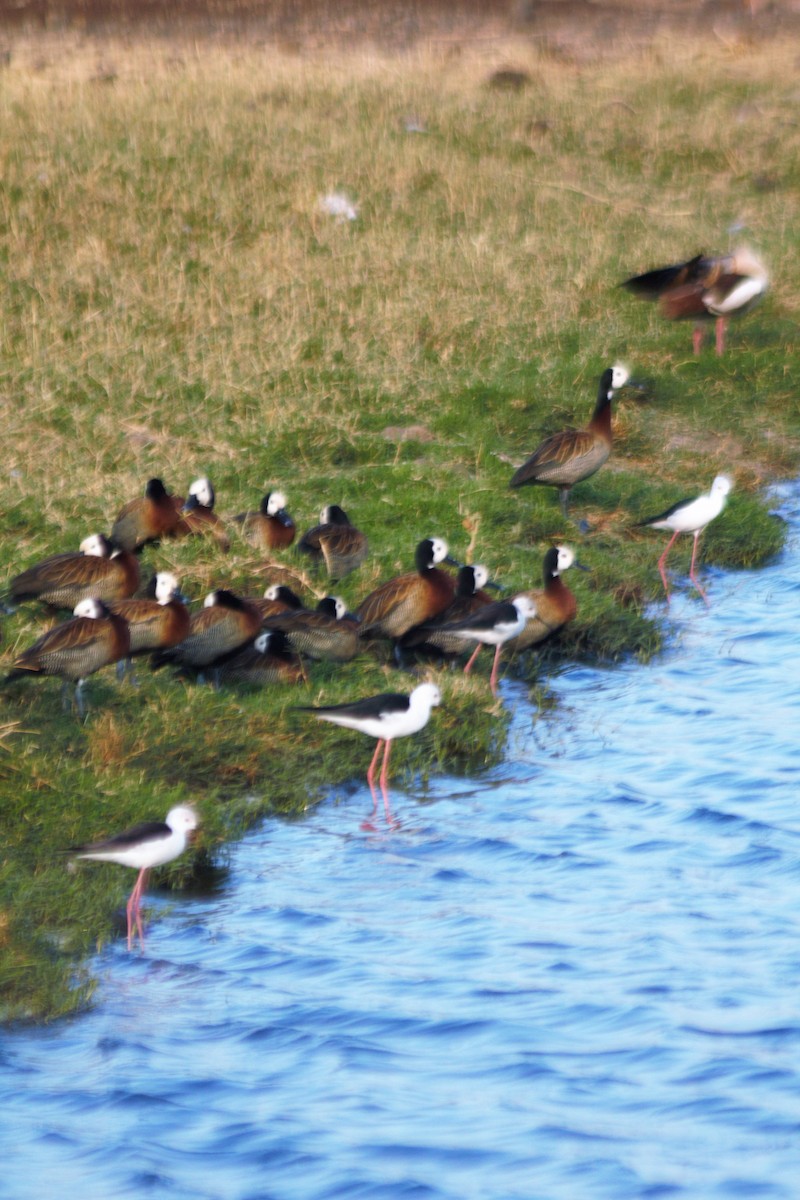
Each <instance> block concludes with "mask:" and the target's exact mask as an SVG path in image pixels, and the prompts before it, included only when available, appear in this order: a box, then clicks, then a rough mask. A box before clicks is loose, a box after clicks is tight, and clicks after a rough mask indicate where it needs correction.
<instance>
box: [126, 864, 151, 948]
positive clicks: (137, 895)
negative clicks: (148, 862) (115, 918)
mask: <svg viewBox="0 0 800 1200" xmlns="http://www.w3.org/2000/svg"><path fill="white" fill-rule="evenodd" d="M148 871H149V867H142V869H141V871H140V872H139V874H138V876H137V878H136V883H135V884H134V885H133V891H132V892H131V894H130V899H129V900H128V903H127V906H126V908H125V912H126V914H127V917H128V949H129V950H132V949H133V923H134V920H135V922H136V929H137V932H138V934H139V942H140V944H141V945H142V946H144V932H143V930H142V914H141V904H142V895H143V894H144V887H145V883H146V882H147V875H148Z"/></svg>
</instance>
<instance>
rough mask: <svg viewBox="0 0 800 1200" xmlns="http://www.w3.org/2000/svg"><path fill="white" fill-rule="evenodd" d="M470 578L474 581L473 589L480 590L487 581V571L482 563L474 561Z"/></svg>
mask: <svg viewBox="0 0 800 1200" xmlns="http://www.w3.org/2000/svg"><path fill="white" fill-rule="evenodd" d="M472 578H473V580H474V581H475V591H476V592H477V591H480V589H481V588H483V587H486V585H487V583H488V582H489V572H488V571H487V570H486V567H485V566H484V565H483V563H476V564H475V566H474V567H473V568H472Z"/></svg>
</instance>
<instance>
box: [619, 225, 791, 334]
mask: <svg viewBox="0 0 800 1200" xmlns="http://www.w3.org/2000/svg"><path fill="white" fill-rule="evenodd" d="M620 286H621V287H624V288H627V289H628V291H631V292H633V293H634V294H635V295H637V296H641V297H642V298H643V299H645V300H657V301H658V303H659V308H660V309H661V313H662V315H663V316H665V317H667V318H668V319H669V320H671V321H680V320H689V321H694V322H695V327H694V332H693V335H692V346H693V349H694V352H695V354H699V353H700V347H701V346H702V344H703V332H704V331H703V325H704V323H705V322H707V321H711V320H713V321H715V323H716V347H717V354H722V353H723V352H724V350H725V327H726V325H727V321H728V318H729V317H738V316H743V315H744V313H746V312H749V311H750V309H751V308H752V307H753V306H754V305H755V304H756V303H757V302H758V301H759V300H760V299H761V297H762V296H763V295H764V293H765V292H766V290H767V288H768V287H769V276H768V274H767V269H766V267H765V266H764V264H763V263H762V262H761V260H760V259H759V258H757V256H756V255H755V254H753V252H752V250H749V249H747V248H746V247H741V248H740V249H739V250H735V251H734V252H733V254H721V255H705V254H697V255H696V256H695V257H694V258H690V259H689V261H688V262H682V263H675V264H674V265H673V266H669V267H657V268H656V269H655V270H654V271H646V272H645V273H644V275H633V276H632V277H631V278H630V279H626V280H625V282H624V283H622V284H621V285H620Z"/></svg>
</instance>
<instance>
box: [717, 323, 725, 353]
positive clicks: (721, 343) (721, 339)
mask: <svg viewBox="0 0 800 1200" xmlns="http://www.w3.org/2000/svg"><path fill="white" fill-rule="evenodd" d="M726 324H727V322H726V319H725V317H717V328H716V334H717V354H724V353H725V327H726Z"/></svg>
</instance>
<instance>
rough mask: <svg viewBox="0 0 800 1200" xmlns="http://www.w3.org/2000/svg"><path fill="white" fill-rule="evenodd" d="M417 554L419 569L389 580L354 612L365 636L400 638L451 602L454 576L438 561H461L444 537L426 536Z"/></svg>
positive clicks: (454, 582)
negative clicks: (453, 553)
mask: <svg viewBox="0 0 800 1200" xmlns="http://www.w3.org/2000/svg"><path fill="white" fill-rule="evenodd" d="M414 558H415V561H416V564H417V569H416V571H413V572H410V573H409V574H407V575H397V576H395V578H394V579H389V580H387V582H386V583H382V584H381V585H380V586H379V587H377V588H375V590H374V591H373V592H370V594H369V595H368V596H367V597H366V599H364V600H362V601H361V604H360V605H359V606H358V608H357V609H356V613H355V615H356V618H357V619H358V621H359V622H360V623H361V636H362V637H367V638H380V637H383V638H394V639H397V638H401V637H402V636H403V634H404V633H408V631H409V629H411V627H412V626H413V625H421V624H422V623H423V621H430V620H431V618H432V617H435V616H437V615H438V614H439V613H440V612H442V611H443V610H444V609H445V608H447V606H448V604H450V603H452V600H453V597H454V596H455V594H456V581H455V578H454V577H453V576H452V575H450V574H449V573H448V572H447V571H441V570H439V567H438V564H439V563H441V562H448V563H452V564H453V565H454V566H460V564H459V563H457V562H456V561H455V559H453V558H451V557H450V555H449V554H448V551H447V542H446V541H445V540H444V538H438V537H437V538H425V540H424V541H422V542H420V543H419V545H418V546H417V549H416V552H415V555H414Z"/></svg>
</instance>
